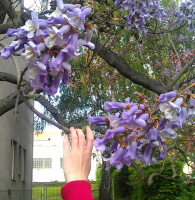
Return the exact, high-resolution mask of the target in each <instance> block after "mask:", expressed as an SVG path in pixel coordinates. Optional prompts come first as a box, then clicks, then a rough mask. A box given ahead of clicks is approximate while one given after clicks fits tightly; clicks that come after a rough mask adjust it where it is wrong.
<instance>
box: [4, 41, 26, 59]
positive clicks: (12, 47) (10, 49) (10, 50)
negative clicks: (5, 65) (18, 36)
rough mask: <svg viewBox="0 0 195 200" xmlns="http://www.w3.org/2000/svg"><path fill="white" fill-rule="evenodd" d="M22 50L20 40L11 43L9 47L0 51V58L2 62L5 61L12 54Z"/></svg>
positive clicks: (22, 44)
mask: <svg viewBox="0 0 195 200" xmlns="http://www.w3.org/2000/svg"><path fill="white" fill-rule="evenodd" d="M23 48H24V43H23V42H21V41H20V40H17V41H12V43H11V44H10V45H9V46H7V47H5V48H3V49H2V50H1V57H2V58H3V60H7V59H8V58H9V57H10V56H11V55H12V54H14V53H15V52H16V51H19V50H21V49H23Z"/></svg>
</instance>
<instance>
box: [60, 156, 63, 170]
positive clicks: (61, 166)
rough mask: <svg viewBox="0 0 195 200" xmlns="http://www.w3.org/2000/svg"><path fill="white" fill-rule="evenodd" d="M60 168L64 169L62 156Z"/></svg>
mask: <svg viewBox="0 0 195 200" xmlns="http://www.w3.org/2000/svg"><path fill="white" fill-rule="evenodd" d="M60 168H61V169H63V158H60Z"/></svg>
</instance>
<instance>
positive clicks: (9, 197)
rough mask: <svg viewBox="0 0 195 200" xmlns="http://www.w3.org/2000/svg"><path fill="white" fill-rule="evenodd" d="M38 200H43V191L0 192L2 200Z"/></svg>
mask: <svg viewBox="0 0 195 200" xmlns="http://www.w3.org/2000/svg"><path fill="white" fill-rule="evenodd" d="M31 199H33V200H35V199H36V200H38V199H43V195H42V190H4V191H0V200H31Z"/></svg>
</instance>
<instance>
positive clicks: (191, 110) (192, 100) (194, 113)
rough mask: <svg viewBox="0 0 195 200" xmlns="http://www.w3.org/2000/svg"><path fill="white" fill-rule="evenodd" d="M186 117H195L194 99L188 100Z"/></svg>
mask: <svg viewBox="0 0 195 200" xmlns="http://www.w3.org/2000/svg"><path fill="white" fill-rule="evenodd" d="M188 115H195V98H192V99H191V100H190V105H189V111H188Z"/></svg>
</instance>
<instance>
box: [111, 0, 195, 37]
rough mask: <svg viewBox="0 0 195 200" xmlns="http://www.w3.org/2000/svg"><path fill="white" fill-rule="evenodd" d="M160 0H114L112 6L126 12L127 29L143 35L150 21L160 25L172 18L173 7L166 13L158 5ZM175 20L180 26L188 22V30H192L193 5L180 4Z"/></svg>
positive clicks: (194, 9)
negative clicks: (137, 31)
mask: <svg viewBox="0 0 195 200" xmlns="http://www.w3.org/2000/svg"><path fill="white" fill-rule="evenodd" d="M160 3H161V1H160V0H115V2H114V5H115V6H119V7H121V9H122V11H126V10H127V11H128V15H127V16H125V17H126V18H127V27H128V28H130V29H138V30H139V31H140V32H141V33H142V34H143V35H145V34H146V33H147V31H148V30H147V29H146V25H147V24H148V22H149V21H150V20H152V19H155V20H158V22H160V23H161V24H167V22H168V21H169V20H170V18H171V20H172V19H173V18H174V15H175V9H174V8H175V5H174V4H173V5H171V6H170V7H171V8H172V9H171V10H170V12H168V13H167V10H166V9H165V7H163V6H161V5H160ZM176 15H177V19H176V20H175V24H177V25H180V24H181V23H183V22H188V24H189V28H188V29H189V30H194V26H193V24H192V22H193V20H194V19H195V4H194V2H193V3H192V1H188V2H185V3H182V4H181V6H180V7H179V8H178V10H177V11H176Z"/></svg>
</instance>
